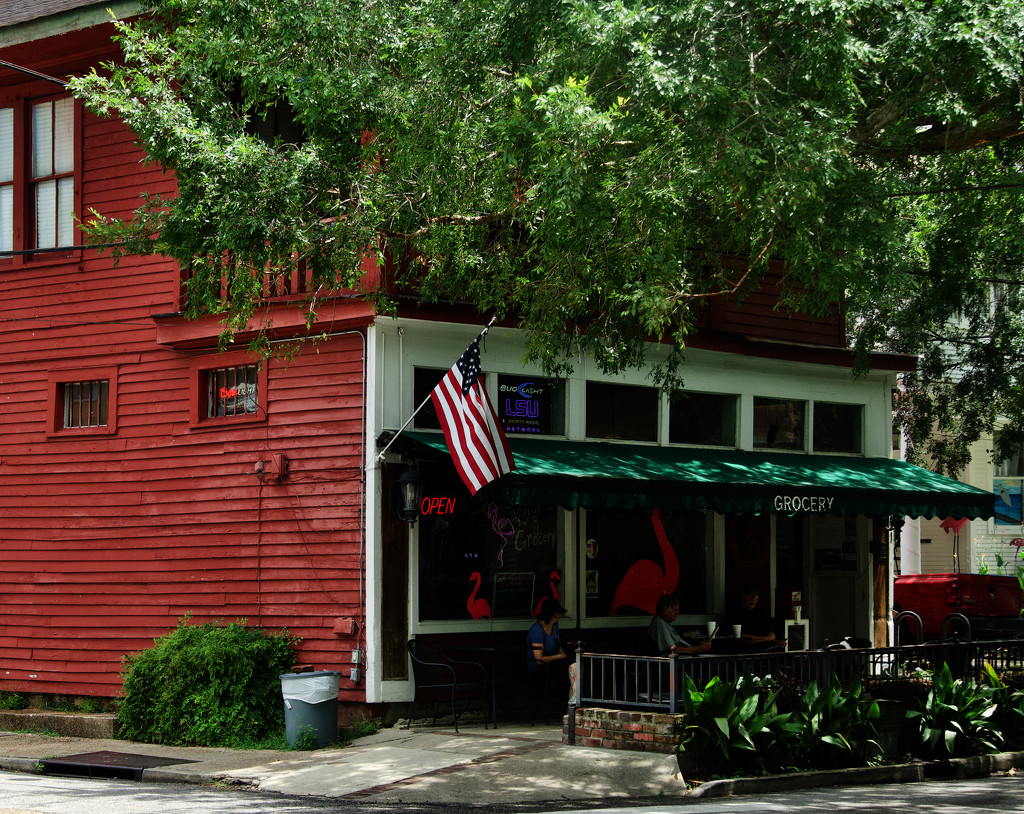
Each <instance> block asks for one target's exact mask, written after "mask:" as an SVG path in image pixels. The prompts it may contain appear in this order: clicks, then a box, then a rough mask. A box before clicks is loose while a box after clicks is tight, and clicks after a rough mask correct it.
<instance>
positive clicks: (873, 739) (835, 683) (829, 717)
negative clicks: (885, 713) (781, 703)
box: [789, 676, 881, 769]
mask: <svg viewBox="0 0 1024 814" xmlns="http://www.w3.org/2000/svg"><path fill="white" fill-rule="evenodd" d="M879 717H881V712H880V711H879V709H878V704H877V702H875V701H869V700H866V699H864V698H863V697H862V689H861V682H860V678H856V677H855V678H854V680H853V683H852V684H851V686H850V688H849V689H848V690H844V689H843V686H842V684H841V683H840V681H839V680H838V679H837V678H836V677H835V676H832V680H831V681H830V682H829V685H828V686H827V687H826V688H825V689H823V690H820V691H819V690H818V685H817V683H816V682H811V684H810V685H809V686H808V687H807V691H806V692H805V693H804V694H803V697H802V698H801V699H800V701H799V703H798V704H797V706H796V708H795V709H794V710H793V713H792V716H791V718H790V730H791V731H792V732H793V734H794V737H793V738H792V739H791V740H790V743H791V744H792V747H793V749H792V752H791V754H790V756H789V762H790V763H792V765H794V766H796V767H798V768H800V769H836V768H844V767H848V766H866V765H869V764H870V763H872V762H873V761H875V760H877V759H878V757H879V753H880V751H881V748H880V747H879V745H878V730H877V726H876V722H877V721H878V719H879Z"/></svg>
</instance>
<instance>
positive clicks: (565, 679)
mask: <svg viewBox="0 0 1024 814" xmlns="http://www.w3.org/2000/svg"><path fill="white" fill-rule="evenodd" d="M564 613H566V610H565V608H563V607H562V606H561V605H560V604H559V602H558V600H557V599H555V598H554V597H553V596H549V597H547V598H546V599H545V600H544V601H543V602H542V603H541V605H540V611H539V612H538V613H537V617H536V618H537V621H536V622H534V624H533V626H532V627H531V628H530V629H529V630H528V631H527V632H526V668H527V671H528V674H529V679H530V684H531V685H533V686H534V687H535V688H539V687H543V686H544V685H545V684H548V685H550V686H554V687H557V688H558V691H559V693H560V692H561V691H562V689H563V687H564V689H565V694H566V696H568V692H569V669H568V668H569V657H568V656H567V655H566V654H565V650H563V649H562V641H561V639H560V638H559V634H558V620H559V619H561V618H562V615H563V614H564Z"/></svg>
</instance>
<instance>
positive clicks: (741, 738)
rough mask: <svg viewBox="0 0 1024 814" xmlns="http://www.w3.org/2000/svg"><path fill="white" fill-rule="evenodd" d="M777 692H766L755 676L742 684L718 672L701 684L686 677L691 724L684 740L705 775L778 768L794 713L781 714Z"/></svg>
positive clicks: (684, 701) (686, 710)
mask: <svg viewBox="0 0 1024 814" xmlns="http://www.w3.org/2000/svg"><path fill="white" fill-rule="evenodd" d="M775 697H776V694H775V693H762V692H761V690H760V688H759V687H758V686H757V685H756V683H755V682H754V681H752V680H750V679H747V680H741V681H738V682H737V683H736V684H730V683H726V682H723V681H722V680H721V679H719V678H718V677H717V676H716V677H715V678H712V679H711V681H709V682H708V683H707V685H706V686H705V687H704V689H703V690H701V689H698V688H697V685H696V684H694V682H693V679H692V678H690V677H689V676H687V677H686V687H685V689H684V691H683V693H682V698H681V700H682V706H683V712H684V713H686V728H685V730H684V733H683V740H682V742H681V743H680V745H679V749H680V751H681V752H685V753H688V754H689V755H690V756H691V757H692V759H693V762H694V766H695V768H696V769H697V771H698V773H699V774H704V775H707V776H715V775H719V774H722V773H730V774H761V773H764V772H769V771H773V770H775V769H776V766H775V765H774V764H775V763H776V762H777V759H776V755H777V754H778V753H779V749H780V747H781V745H782V743H783V742H784V739H785V732H786V727H787V724H788V719H789V715H788V714H786V713H782V714H780V713H779V712H778V708H777V706H776V703H775Z"/></svg>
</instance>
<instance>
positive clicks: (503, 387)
mask: <svg viewBox="0 0 1024 814" xmlns="http://www.w3.org/2000/svg"><path fill="white" fill-rule="evenodd" d="M497 411H498V420H499V421H500V422H501V425H502V427H504V428H505V432H507V433H516V434H518V433H540V434H543V435H564V434H565V382H563V381H562V380H560V379H543V378H538V377H536V376H498V404H497Z"/></svg>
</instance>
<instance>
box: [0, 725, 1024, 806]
mask: <svg viewBox="0 0 1024 814" xmlns="http://www.w3.org/2000/svg"><path fill="white" fill-rule="evenodd" d="M561 734H562V733H561V728H560V727H555V726H537V727H532V726H529V725H525V724H515V723H513V724H509V725H508V726H505V725H502V727H501V728H500V729H497V730H494V729H487V730H485V729H484V728H483V727H482V725H479V724H475V725H474V724H470V723H466V724H464V725H462V726H461V727H460V733H459V734H456V733H455V732H454V730H452V729H451V728H445V727H443V726H438V727H413V728H410V729H401V728H392V729H385V730H382V731H380V732H379V733H377V734H376V735H371V736H368V737H365V738H360V739H359V740H357V741H355V742H354V743H353V744H351V745H350V746H347V747H344V748H337V749H330V748H329V749H319V750H315V751H310V752H294V751H289V752H273V751H264V750H240V749H207V748H200V747H168V746H157V745H153V744H143V743H132V742H130V741H122V740H113V739H94V738H71V737H60V736H57V737H50V736H46V735H39V734H25V733H15V732H0V769H7V770H12V771H21V772H35V771H37V770H38V765H39V762H40V761H42V760H47V759H52V758H63V757H67V756H74V755H85V754H95V753H97V752H101V753H102V752H111V753H115V756H114V760H115V762H117V761H124V762H128V763H131V762H133V761H134V762H135V764H136V765H145V766H146V768H144V769H142V770H141V778H140V779H141V780H142V781H144V782H170V783H200V784H204V783H205V784H210V783H227V784H229V785H238V786H242V787H249V788H255V789H259V790H260V791H266V792H277V793H281V794H288V795H300V796H301V795H307V796H317V797H328V798H341V799H356V800H365V801H367V802H374V803H407V804H409V803H467V804H478V805H502V804H510V803H537V802H542V801H578V802H583V801H587V802H595V801H597V802H599V801H605V800H606V801H610V802H615V801H617V800H627V799H629V800H640V799H645V798H647V799H660V800H662V801H665V800H666V799H671V798H679V797H686V798H695V797H721V796H727V795H731V794H766V793H769V792H774V791H788V790H792V789H798V788H814V787H821V786H833V785H861V784H875V783H906V782H916V781H920V780H925V779H937V778H944V777H945V778H950V779H964V778H968V777H985V776H988V775H989V774H991V773H993V772H997V771H1008V770H1009V769H1011V768H1015V767H1022V766H1024V753H1021V752H1016V753H1006V754H1002V755H986V756H982V757H978V758H962V759H959V760H955V761H948V762H941V763H938V762H937V763H913V764H904V765H896V766H882V767H877V768H869V769H847V770H841V771H835V772H818V773H807V774H795V775H780V776H776V777H765V778H758V779H746V780H744V779H739V780H721V781H714V782H711V783H706V784H704V785H702V786H700V787H698V788H697V789H695V790H693V791H689V792H688V791H687V789H686V786H685V785H684V783H683V782H682V781H681V780H680V778H679V776H678V774H677V768H676V762H675V758H674V756H672V755H664V754H645V753H637V752H624V751H618V750H613V749H600V748H593V747H584V746H565V745H563V744H562V743H561ZM123 756H127V757H123ZM107 757H108V758H109V757H110V756H107ZM166 761H181V762H177V763H168V762H166ZM185 761H187V762H185ZM154 764H162V765H154Z"/></svg>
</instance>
